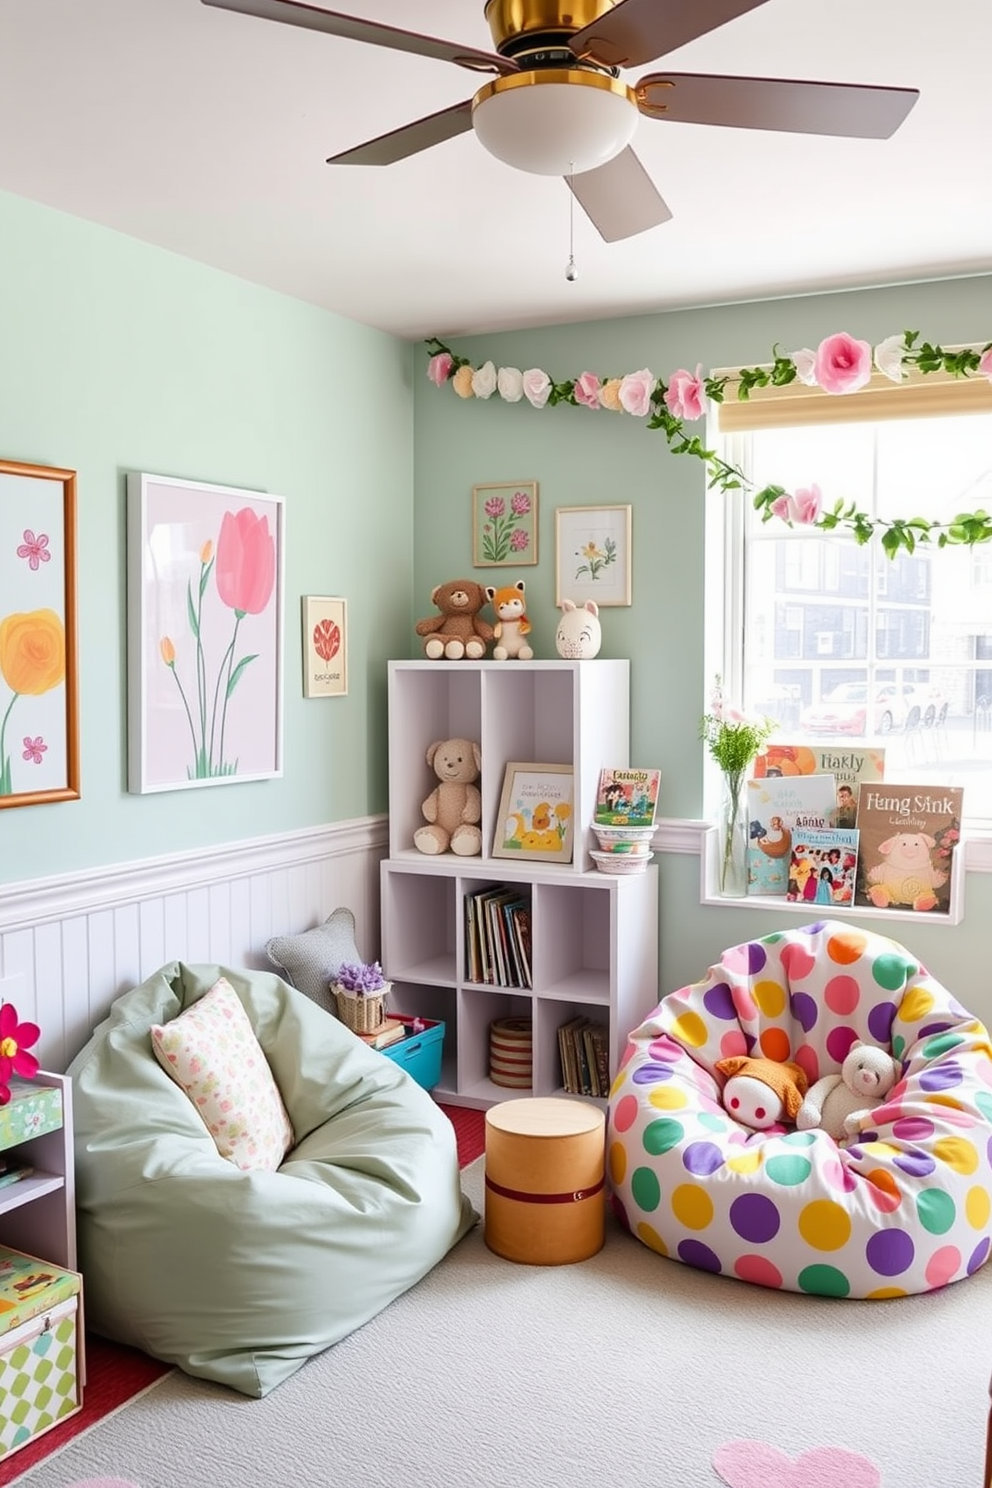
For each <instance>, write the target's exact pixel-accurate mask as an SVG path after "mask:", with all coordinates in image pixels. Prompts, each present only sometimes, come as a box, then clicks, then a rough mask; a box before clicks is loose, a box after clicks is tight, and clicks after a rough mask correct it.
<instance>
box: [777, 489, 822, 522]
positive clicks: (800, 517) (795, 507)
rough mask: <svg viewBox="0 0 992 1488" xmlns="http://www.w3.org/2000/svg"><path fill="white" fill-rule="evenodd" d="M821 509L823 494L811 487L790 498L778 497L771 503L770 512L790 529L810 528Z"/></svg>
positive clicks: (787, 496)
mask: <svg viewBox="0 0 992 1488" xmlns="http://www.w3.org/2000/svg"><path fill="white" fill-rule="evenodd" d="M822 507H823V492H822V491H821V490H820V488H819V486H816V485H813V486H810V487H809V489H808V490H807V489H806V488H805V487H804V488H802V489H800V490H798V491H796V492H795V493H794V494H793V495H791V496H790V495H788V494H786V495H784V496H779V497H778V498H777V500H775V501H773V502H772V505H771V511H772V515H773V516H775V517H781V518H782V521H783V522H788V523H789V526H790V527H792V526H796V527H811V526H812V525H813V523H814V522H816V521H817V520H818V518H819V516H820V511H821V510H822Z"/></svg>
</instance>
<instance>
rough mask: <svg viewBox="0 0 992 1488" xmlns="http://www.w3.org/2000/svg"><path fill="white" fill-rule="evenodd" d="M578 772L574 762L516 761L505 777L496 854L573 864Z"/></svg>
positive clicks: (498, 816)
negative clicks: (555, 763) (574, 767)
mask: <svg viewBox="0 0 992 1488" xmlns="http://www.w3.org/2000/svg"><path fill="white" fill-rule="evenodd" d="M574 818H575V772H574V770H573V768H572V766H571V765H547V764H531V763H525V762H523V761H520V760H511V761H510V762H509V763H508V764H507V766H506V770H505V772H504V775H503V791H502V794H501V796H500V802H499V813H498V815H497V818H496V829H495V831H494V833H493V850H492V856H493V857H494V858H522V859H526V860H527V861H529V862H533V863H570V862H571V861H572V843H573V837H574V826H575V821H574Z"/></svg>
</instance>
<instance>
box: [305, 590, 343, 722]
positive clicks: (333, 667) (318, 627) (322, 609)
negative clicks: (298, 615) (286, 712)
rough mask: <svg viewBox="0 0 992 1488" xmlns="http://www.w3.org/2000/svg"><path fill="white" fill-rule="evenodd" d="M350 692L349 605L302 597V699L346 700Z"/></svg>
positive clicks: (335, 600)
mask: <svg viewBox="0 0 992 1488" xmlns="http://www.w3.org/2000/svg"><path fill="white" fill-rule="evenodd" d="M347 691H348V602H347V600H344V599H332V598H330V597H329V596H326V595H319V594H304V596H303V696H304V697H306V698H318V697H344V695H345V694H346V693H347Z"/></svg>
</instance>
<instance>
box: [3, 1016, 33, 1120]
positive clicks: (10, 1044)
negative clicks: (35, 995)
mask: <svg viewBox="0 0 992 1488" xmlns="http://www.w3.org/2000/svg"><path fill="white" fill-rule="evenodd" d="M40 1038H41V1029H40V1028H39V1027H38V1025H37V1023H21V1022H20V1021H19V1019H18V1016H17V1009H16V1008H15V1007H14V1004H13V1003H12V1002H5V1003H4V1004H3V1006H2V1007H0V1106H5V1105H6V1104H7V1102H8V1101H9V1100H10V1086H9V1081H10V1077H11V1075H23V1076H25V1078H26V1079H30V1078H31V1077H32V1075H36V1074H37V1073H38V1061H37V1059H35V1057H34V1055H33V1054H29V1053H28V1052H27V1051H28V1049H29V1047H30V1046H31V1045H32V1044H36V1043H37V1042H38V1040H39V1039H40Z"/></svg>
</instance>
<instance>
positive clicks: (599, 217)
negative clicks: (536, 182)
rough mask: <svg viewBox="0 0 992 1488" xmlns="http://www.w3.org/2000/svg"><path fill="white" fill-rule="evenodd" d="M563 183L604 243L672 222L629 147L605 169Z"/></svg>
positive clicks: (664, 203)
mask: <svg viewBox="0 0 992 1488" xmlns="http://www.w3.org/2000/svg"><path fill="white" fill-rule="evenodd" d="M565 180H566V182H567V184H568V185H569V186H570V187H571V191H572V195H573V196H574V197H575V200H576V201H577V202H578V204H579V206H580V207H581V208H582V210H583V211H584V212H585V214H586V216H587V217H588V218H589V220H590V221H591V222H592V225H593V227H595V228H596V230H597V231H598V233H599V235H600V237H602V238H604V239H605V240H606V242H607V243H617V242H619V241H620V239H621V238H632V237H634V236H635V234H636V233H642V232H647V230H648V228H649V227H657V226H658V225H659V224H660V223H662V222H668V221H669V220H670V218H671V215H672V213H671V210H670V209H669V207H668V205H667V203H666V202H665V201H663V200H662V198H661V196H660V194H659V192H658V188H657V187H656V186H655V184H654V182H653V181H652V179H651V177H650V176H649V175H648V173H647V171H646V170H645V169H644V167H643V165H642V164H641V162H640V161H639V160H638V158H637V156H636V155H635V154H634V152H633V150H632V149H631V148H630V146H629V145H628V146H627V148H626V150H622V151H621V152H620V154H619V155H617V156H616V157H615V159H613V160H608V161H607V162H606V164H605V165H599V166H597V167H596V169H595V170H591V171H584V172H583V173H582V175H581V176H566V177H565Z"/></svg>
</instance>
